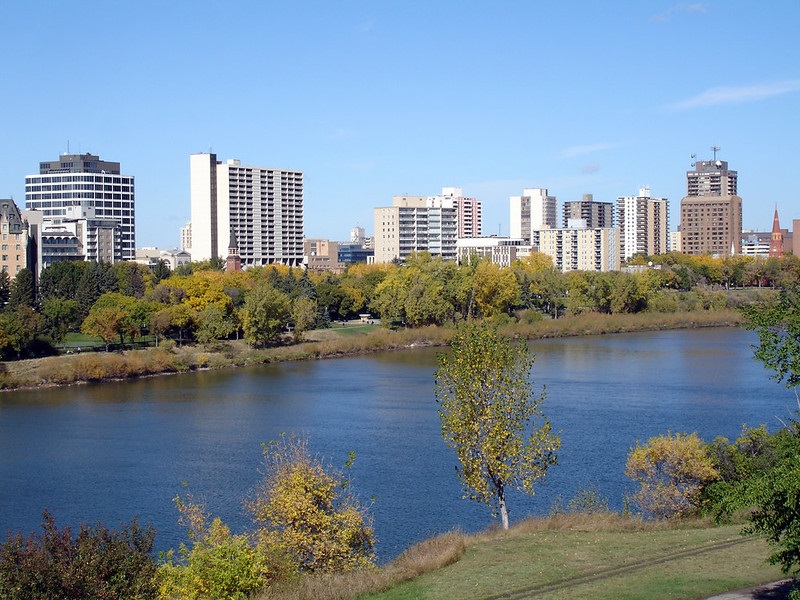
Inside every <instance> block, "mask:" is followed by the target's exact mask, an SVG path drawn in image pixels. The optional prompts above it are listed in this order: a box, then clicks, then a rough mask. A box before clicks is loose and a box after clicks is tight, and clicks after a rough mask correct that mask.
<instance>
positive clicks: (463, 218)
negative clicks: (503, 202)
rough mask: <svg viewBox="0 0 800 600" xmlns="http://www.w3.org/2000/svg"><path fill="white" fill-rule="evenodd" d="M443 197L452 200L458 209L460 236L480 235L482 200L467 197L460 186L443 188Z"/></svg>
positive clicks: (458, 233)
mask: <svg viewBox="0 0 800 600" xmlns="http://www.w3.org/2000/svg"><path fill="white" fill-rule="evenodd" d="M442 198H447V199H449V200H452V201H453V206H454V207H455V208H456V210H457V211H458V213H457V214H458V232H457V235H458V237H459V238H466V237H480V235H481V225H482V223H481V220H482V215H481V203H480V200H476V199H475V198H465V197H464V194H463V191H462V189H461V188H459V187H445V188H442Z"/></svg>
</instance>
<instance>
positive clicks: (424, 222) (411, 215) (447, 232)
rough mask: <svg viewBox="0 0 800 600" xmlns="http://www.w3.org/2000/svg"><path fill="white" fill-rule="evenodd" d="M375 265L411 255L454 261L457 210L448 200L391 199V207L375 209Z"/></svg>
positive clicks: (427, 198) (429, 198)
mask: <svg viewBox="0 0 800 600" xmlns="http://www.w3.org/2000/svg"><path fill="white" fill-rule="evenodd" d="M373 214H374V219H375V262H376V263H387V262H392V261H393V260H395V259H399V260H405V259H406V258H408V256H409V255H410V254H412V253H413V252H429V253H430V254H432V255H433V256H441V257H442V258H443V259H445V260H455V259H456V239H457V237H458V236H457V232H458V209H457V208H456V207H455V205H454V202H453V200H452V199H448V198H442V197H437V196H431V197H429V196H395V197H394V198H393V200H392V206H384V207H379V208H375V209H374V211H373Z"/></svg>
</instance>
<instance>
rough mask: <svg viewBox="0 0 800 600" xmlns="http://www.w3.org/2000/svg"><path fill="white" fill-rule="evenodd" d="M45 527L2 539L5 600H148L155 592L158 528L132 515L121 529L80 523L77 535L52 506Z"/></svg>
mask: <svg viewBox="0 0 800 600" xmlns="http://www.w3.org/2000/svg"><path fill="white" fill-rule="evenodd" d="M42 520H43V522H42V533H41V534H40V535H36V534H31V535H30V536H28V537H22V535H21V534H16V535H9V537H8V538H7V539H6V541H5V542H4V543H3V544H2V545H0V597H2V598H3V599H4V600H39V599H42V598H58V599H59V600H62V599H63V600H95V599H97V598H104V599H109V600H123V599H124V600H149V599H154V598H156V587H155V579H154V577H155V573H156V564H155V562H154V561H153V559H152V557H151V555H150V553H151V552H152V550H153V540H154V538H155V530H154V529H153V528H152V527H150V526H147V527H145V528H142V527H140V526H139V524H138V523H137V521H136V519H134V520H133V521H132V522H131V524H130V525H126V526H124V527H123V528H122V529H120V530H119V531H113V530H110V529H108V528H107V527H105V526H104V525H102V524H98V525H97V526H95V527H90V526H88V525H81V527H80V530H79V532H78V535H77V536H75V537H73V536H72V532H71V530H70V528H69V527H66V528H64V529H59V528H58V527H56V523H55V519H54V517H53V515H52V514H50V513H49V512H48V511H44V513H43V515H42Z"/></svg>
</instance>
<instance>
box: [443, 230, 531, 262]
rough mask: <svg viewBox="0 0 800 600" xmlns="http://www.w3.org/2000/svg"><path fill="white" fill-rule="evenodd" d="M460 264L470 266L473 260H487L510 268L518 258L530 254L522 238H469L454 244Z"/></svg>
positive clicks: (528, 247)
mask: <svg viewBox="0 0 800 600" xmlns="http://www.w3.org/2000/svg"><path fill="white" fill-rule="evenodd" d="M456 253H457V255H458V262H459V263H460V264H470V263H471V262H472V261H473V260H474V259H475V258H479V259H480V258H488V259H489V260H491V261H492V262H493V263H494V264H496V265H498V266H501V267H510V266H511V264H512V263H513V262H514V261H515V260H517V259H518V258H522V257H523V256H527V255H528V254H530V246H526V245H525V240H523V239H522V238H506V237H496V236H490V237H471V238H461V239H459V240H458V241H457V242H456Z"/></svg>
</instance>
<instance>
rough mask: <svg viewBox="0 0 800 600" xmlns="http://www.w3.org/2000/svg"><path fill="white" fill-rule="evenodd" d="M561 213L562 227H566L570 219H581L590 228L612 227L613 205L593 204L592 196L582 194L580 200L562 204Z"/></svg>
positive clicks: (604, 203) (608, 203)
mask: <svg viewBox="0 0 800 600" xmlns="http://www.w3.org/2000/svg"><path fill="white" fill-rule="evenodd" d="M562 211H563V221H562V226H563V227H568V226H569V222H570V220H571V219H583V220H584V221H586V226H587V227H590V228H593V227H602V228H605V227H613V226H614V204H613V203H612V202H595V200H594V196H592V194H584V195H583V199H582V200H571V201H569V202H564V206H563V208H562Z"/></svg>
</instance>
